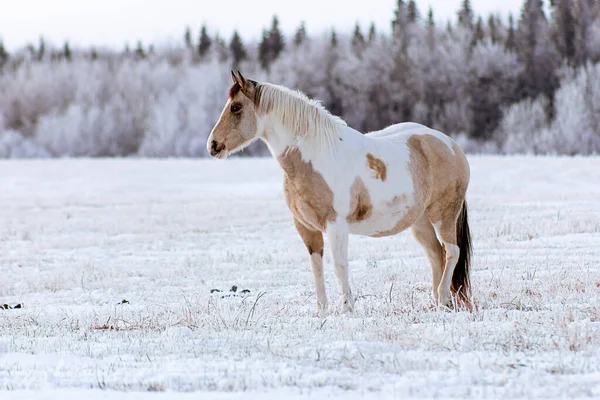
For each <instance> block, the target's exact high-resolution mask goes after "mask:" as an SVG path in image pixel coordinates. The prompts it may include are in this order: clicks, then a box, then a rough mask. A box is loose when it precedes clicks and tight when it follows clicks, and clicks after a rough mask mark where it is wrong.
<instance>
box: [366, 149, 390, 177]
mask: <svg viewBox="0 0 600 400" xmlns="http://www.w3.org/2000/svg"><path fill="white" fill-rule="evenodd" d="M367 163H368V164H369V168H371V169H372V170H373V171H375V179H381V181H385V180H386V178H387V167H386V166H385V163H384V162H383V161H382V160H381V159H379V158H377V157H375V156H374V155H373V154H371V153H367Z"/></svg>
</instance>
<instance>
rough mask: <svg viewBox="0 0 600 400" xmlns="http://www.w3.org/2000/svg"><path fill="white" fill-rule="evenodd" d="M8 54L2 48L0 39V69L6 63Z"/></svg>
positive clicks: (2, 42)
mask: <svg viewBox="0 0 600 400" xmlns="http://www.w3.org/2000/svg"><path fill="white" fill-rule="evenodd" d="M8 57H9V54H8V52H7V51H6V49H5V48H4V41H3V40H2V38H0V68H2V66H3V65H4V64H5V63H6V62H7V61H8Z"/></svg>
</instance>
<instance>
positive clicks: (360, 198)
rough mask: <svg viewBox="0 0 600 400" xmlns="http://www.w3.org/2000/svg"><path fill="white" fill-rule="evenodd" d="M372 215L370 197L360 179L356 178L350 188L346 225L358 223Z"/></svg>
mask: <svg viewBox="0 0 600 400" xmlns="http://www.w3.org/2000/svg"><path fill="white" fill-rule="evenodd" d="M371 214H373V205H372V204H371V196H370V195H369V191H368V190H367V187H366V186H365V184H364V182H363V181H362V179H360V178H359V177H356V179H355V180H354V183H353V184H352V187H351V188H350V214H349V215H348V216H347V217H346V221H348V223H354V222H360V221H364V220H366V219H368V218H369V217H370V216H371Z"/></svg>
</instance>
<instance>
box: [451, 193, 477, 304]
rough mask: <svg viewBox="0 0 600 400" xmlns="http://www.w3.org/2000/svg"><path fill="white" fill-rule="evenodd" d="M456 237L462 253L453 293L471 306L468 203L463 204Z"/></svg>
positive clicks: (459, 258)
mask: <svg viewBox="0 0 600 400" xmlns="http://www.w3.org/2000/svg"><path fill="white" fill-rule="evenodd" d="M456 236H457V240H458V247H459V248H460V253H459V256H458V262H457V263H456V267H455V268H454V274H453V275H452V291H453V292H454V293H456V295H457V300H463V301H465V302H466V303H467V304H470V300H469V298H470V294H471V280H470V277H469V269H470V266H471V256H472V249H471V232H470V231H469V221H468V215H467V201H466V200H465V201H464V202H463V206H462V209H461V211H460V215H459V216H458V220H457V221H456Z"/></svg>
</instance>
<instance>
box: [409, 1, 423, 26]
mask: <svg viewBox="0 0 600 400" xmlns="http://www.w3.org/2000/svg"><path fill="white" fill-rule="evenodd" d="M406 8H407V10H406V13H407V19H408V22H412V23H416V22H417V21H418V20H419V18H420V16H419V9H418V7H417V2H416V1H415V0H410V1H409V2H408V6H407V7H406Z"/></svg>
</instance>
